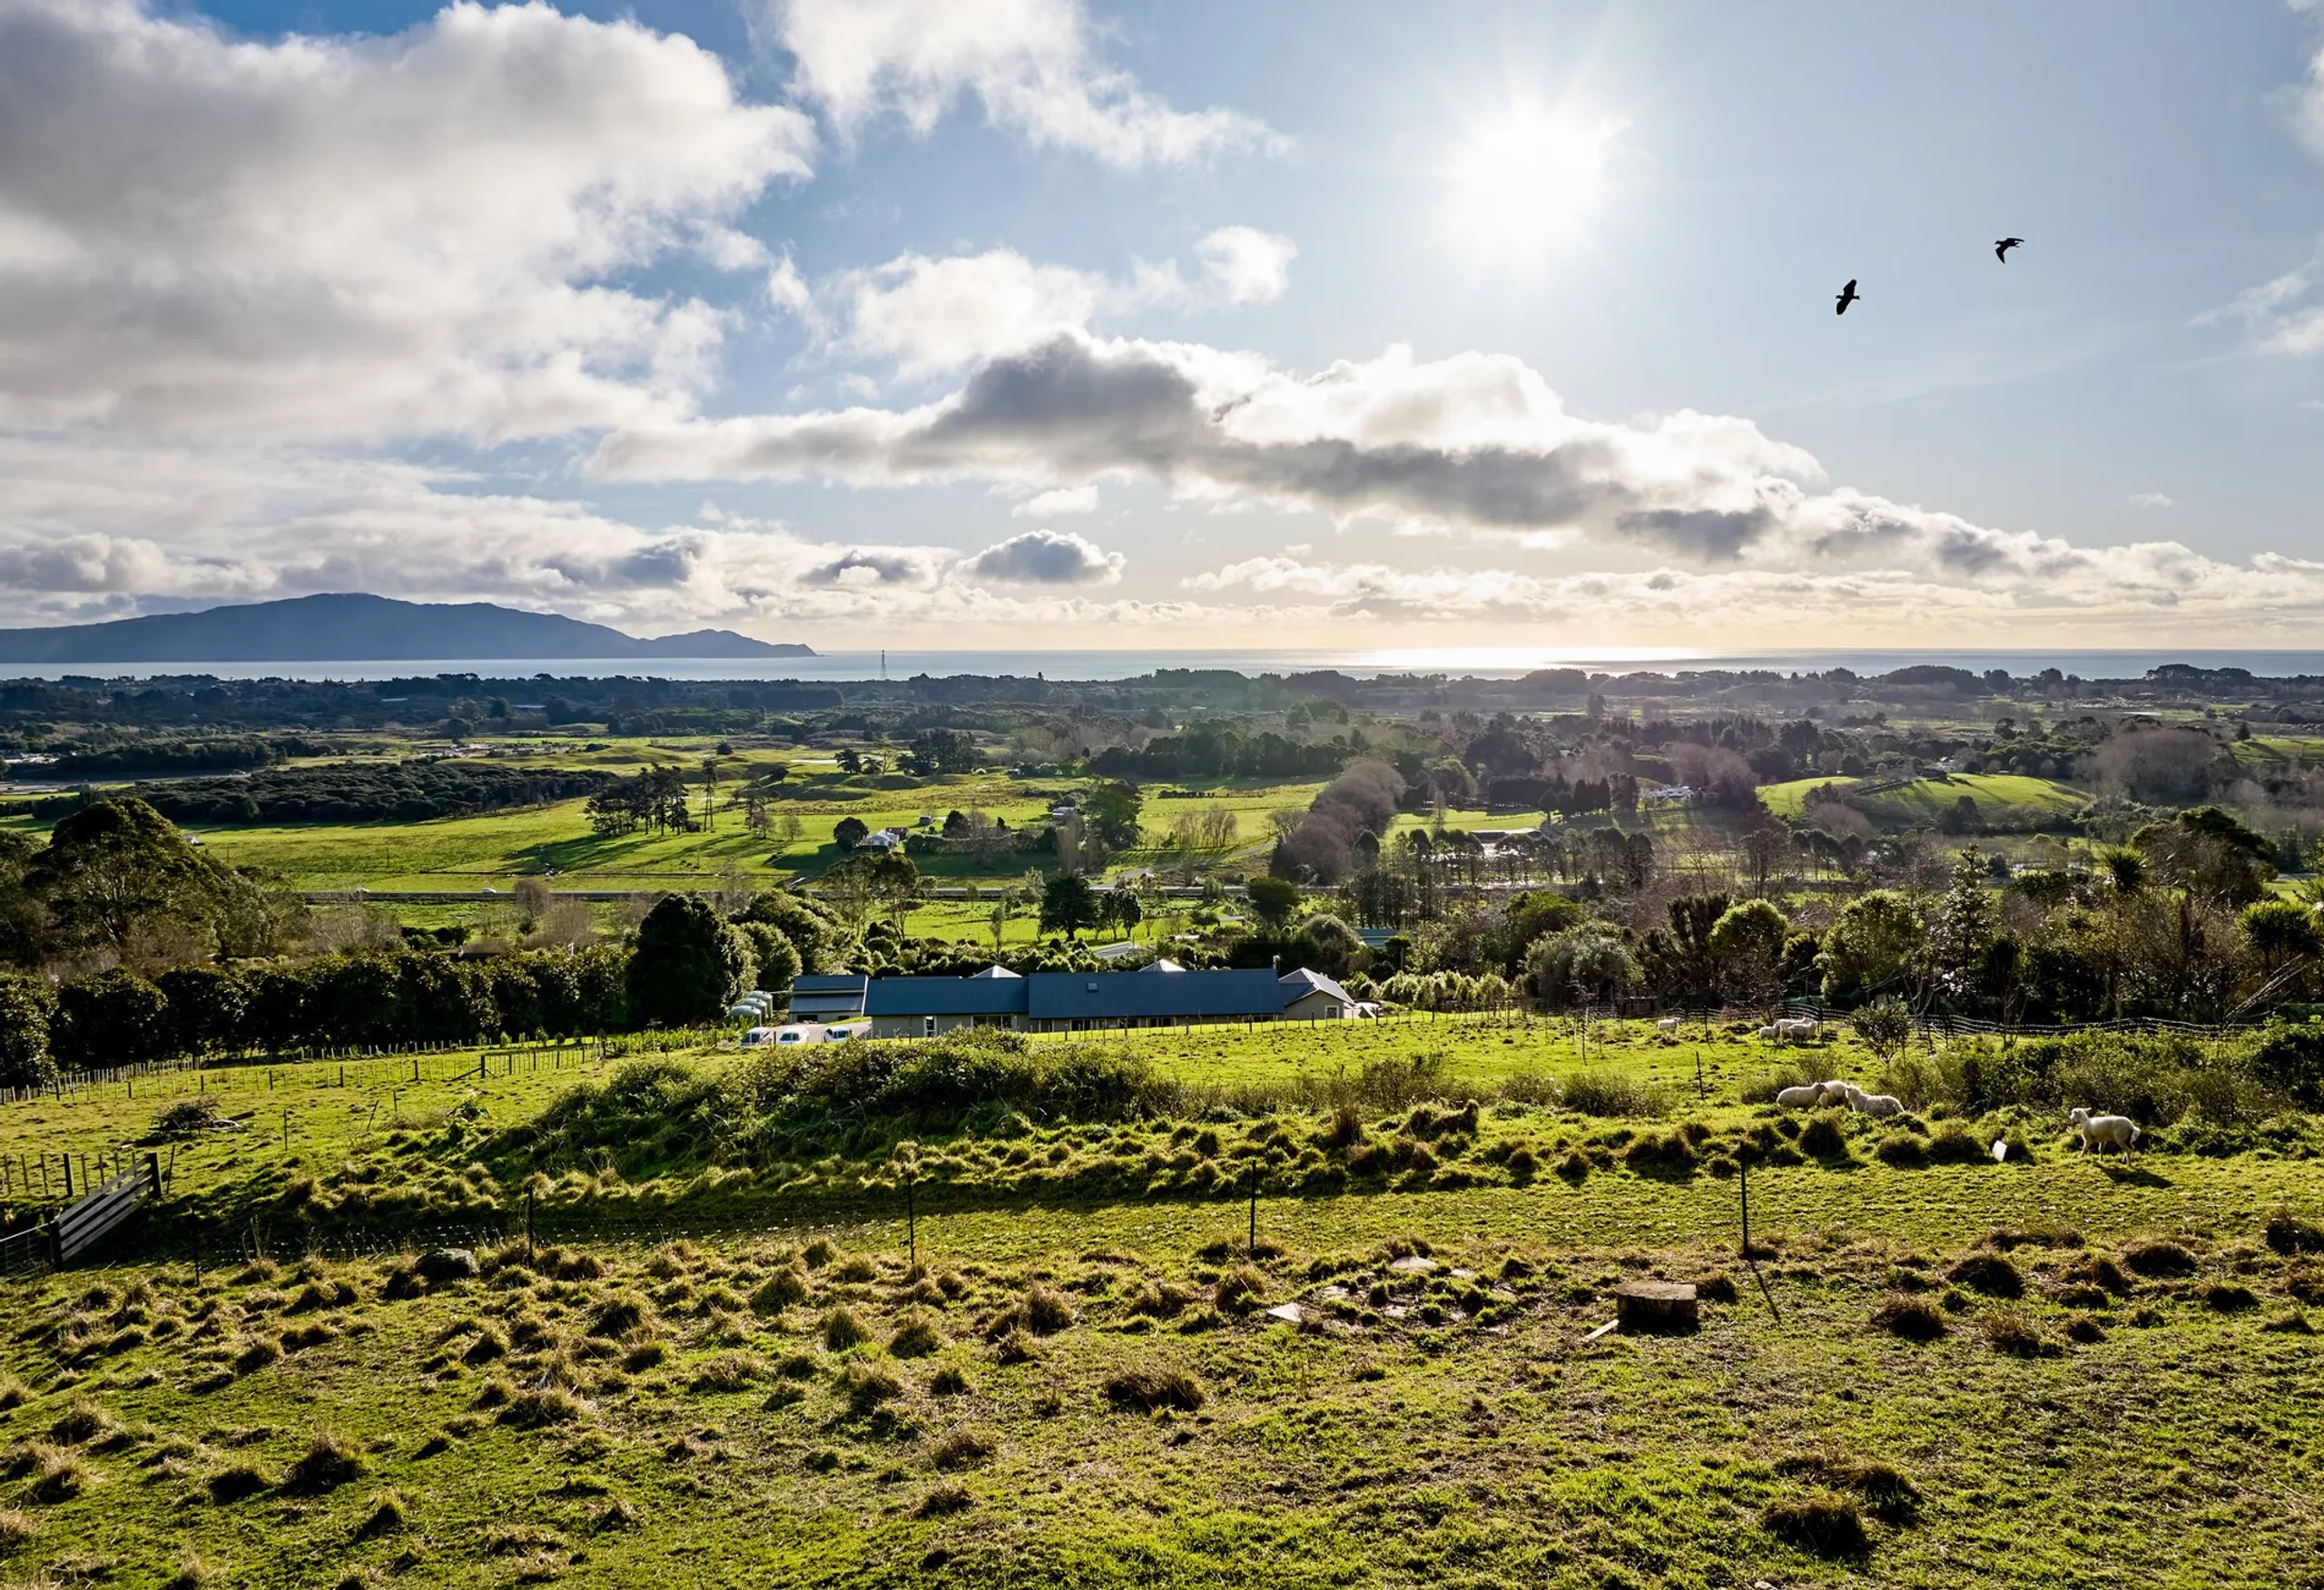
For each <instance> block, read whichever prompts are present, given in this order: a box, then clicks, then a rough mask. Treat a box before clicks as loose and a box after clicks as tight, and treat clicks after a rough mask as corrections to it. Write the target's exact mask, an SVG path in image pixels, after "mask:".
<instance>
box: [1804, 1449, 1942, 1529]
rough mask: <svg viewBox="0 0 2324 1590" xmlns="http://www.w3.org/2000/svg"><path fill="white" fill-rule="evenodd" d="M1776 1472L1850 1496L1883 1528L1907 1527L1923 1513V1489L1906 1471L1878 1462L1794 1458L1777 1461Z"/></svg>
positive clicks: (1810, 1457) (1827, 1457) (1864, 1459)
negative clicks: (1811, 1479) (1889, 1525)
mask: <svg viewBox="0 0 2324 1590" xmlns="http://www.w3.org/2000/svg"><path fill="white" fill-rule="evenodd" d="M1776 1472H1777V1474H1780V1475H1785V1476H1787V1477H1812V1478H1814V1479H1816V1480H1817V1481H1819V1482H1821V1483H1822V1484H1824V1485H1826V1486H1828V1487H1831V1488H1832V1489H1834V1490H1838V1491H1846V1492H1849V1493H1851V1494H1853V1495H1854V1496H1855V1497H1856V1499H1857V1501H1859V1502H1860V1503H1862V1504H1863V1506H1864V1507H1865V1508H1866V1510H1867V1511H1868V1512H1870V1513H1871V1515H1872V1516H1874V1517H1876V1518H1877V1519H1879V1520H1880V1521H1881V1522H1882V1523H1884V1524H1908V1523H1910V1522H1911V1521H1912V1520H1913V1519H1914V1518H1915V1516H1918V1514H1919V1512H1920V1506H1921V1492H1920V1487H1918V1486H1916V1485H1915V1484H1914V1483H1913V1481H1912V1478H1911V1477H1910V1476H1908V1475H1906V1474H1905V1471H1904V1470H1903V1469H1901V1468H1898V1467H1896V1465H1895V1464H1893V1463H1884V1462H1882V1461H1880V1460H1879V1459H1878V1458H1870V1457H1829V1456H1824V1455H1817V1454H1806V1455H1795V1456H1792V1457H1779V1458H1777V1460H1776Z"/></svg>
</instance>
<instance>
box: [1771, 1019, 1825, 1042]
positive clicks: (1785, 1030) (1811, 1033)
mask: <svg viewBox="0 0 2324 1590" xmlns="http://www.w3.org/2000/svg"><path fill="white" fill-rule="evenodd" d="M1776 1031H1777V1032H1778V1033H1780V1034H1781V1035H1783V1036H1785V1037H1787V1038H1789V1039H1790V1040H1792V1041H1793V1042H1794V1043H1800V1044H1807V1043H1812V1042H1814V1041H1815V1038H1816V1018H1815V1017H1814V1016H1787V1017H1786V1018H1785V1019H1784V1020H1782V1021H1779V1022H1777V1023H1776Z"/></svg>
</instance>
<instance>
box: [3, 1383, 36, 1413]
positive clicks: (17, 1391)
mask: <svg viewBox="0 0 2324 1590" xmlns="http://www.w3.org/2000/svg"><path fill="white" fill-rule="evenodd" d="M32 1395H33V1393H32V1388H31V1387H29V1386H27V1385H25V1383H24V1382H23V1381H22V1380H19V1379H16V1377H15V1376H14V1375H9V1376H7V1377H5V1378H0V1413H6V1412H9V1411H10V1410H12V1409H14V1408H22V1407H23V1406H24V1405H25V1403H27V1402H29V1401H31V1400H32Z"/></svg>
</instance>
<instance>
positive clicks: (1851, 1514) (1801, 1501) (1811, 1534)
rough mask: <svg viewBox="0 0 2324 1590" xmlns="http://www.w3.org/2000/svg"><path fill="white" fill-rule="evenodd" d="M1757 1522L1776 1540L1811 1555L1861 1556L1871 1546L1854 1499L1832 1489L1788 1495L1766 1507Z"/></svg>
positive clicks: (1862, 1518)
mask: <svg viewBox="0 0 2324 1590" xmlns="http://www.w3.org/2000/svg"><path fill="white" fill-rule="evenodd" d="M1760 1523H1761V1524H1762V1525H1763V1526H1765V1528H1766V1529H1767V1532H1768V1534H1770V1535H1772V1536H1775V1537H1776V1538H1777V1540H1780V1541H1782V1542H1783V1543H1784V1544H1785V1545H1786V1546H1790V1547H1791V1548H1792V1549H1793V1550H1795V1551H1803V1552H1806V1553H1807V1555H1808V1556H1819V1557H1851V1556H1862V1555H1863V1554H1864V1553H1865V1552H1866V1550H1868V1549H1869V1548H1870V1546H1871V1541H1870V1540H1869V1539H1868V1538H1867V1537H1866V1535H1865V1533H1864V1517H1863V1515H1862V1514H1860V1513H1858V1512H1857V1511H1856V1503H1855V1502H1854V1501H1853V1500H1851V1499H1850V1498H1849V1497H1844V1496H1840V1495H1838V1494H1837V1493H1835V1492H1832V1491H1817V1492H1812V1493H1810V1494H1809V1495H1807V1496H1803V1497H1787V1498H1785V1499H1784V1500H1782V1501H1779V1502H1777V1503H1776V1504H1775V1505H1774V1506H1773V1507H1769V1508H1768V1510H1767V1512H1766V1513H1765V1514H1764V1515H1762V1516H1761V1518H1760Z"/></svg>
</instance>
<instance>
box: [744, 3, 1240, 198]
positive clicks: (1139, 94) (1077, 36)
mask: <svg viewBox="0 0 2324 1590" xmlns="http://www.w3.org/2000/svg"><path fill="white" fill-rule="evenodd" d="M774 4H775V5H776V6H777V8H778V37H779V39H780V41H781V43H782V44H783V48H784V49H786V50H788V51H790V52H791V54H792V56H793V59H794V61H795V62H796V64H797V66H796V70H795V72H794V73H793V76H792V80H791V86H792V91H793V93H796V94H797V95H798V96H799V97H800V98H801V99H803V100H805V101H809V102H811V103H814V104H816V105H818V106H820V107H821V108H822V111H823V113H824V114H825V115H827V116H829V117H830V118H831V120H832V123H833V125H835V126H836V127H838V128H839V130H840V131H841V132H842V134H845V135H848V136H852V135H854V134H855V133H857V132H860V131H861V130H862V128H863V127H864V126H865V125H867V124H868V123H872V122H874V121H876V120H878V119H880V118H881V117H882V116H886V115H894V116H897V117H899V118H901V120H902V121H903V123H904V124H905V125H906V126H908V127H910V128H911V130H912V132H915V133H917V134H919V135H920V136H921V137H926V136H927V135H928V134H929V133H930V132H932V131H933V130H934V129H935V126H936V123H937V122H938V121H939V120H940V119H941V118H942V116H943V114H944V113H945V112H946V111H947V110H949V109H950V107H951V106H952V104H953V103H955V102H956V101H957V100H959V99H960V97H961V96H962V95H963V94H972V95H974V96H975V97H976V99H977V101H978V103H980V105H982V107H983V109H984V115H985V120H986V121H987V122H988V123H990V124H992V125H993V126H996V127H1000V128H1004V129H1006V130H1008V131H1009V132H1014V133H1016V134H1017V135H1018V136H1019V137H1021V138H1023V139H1024V140H1025V141H1026V142H1029V143H1030V144H1032V145H1033V146H1034V147H1036V148H1053V149H1067V150H1075V151H1078V152H1083V153H1087V154H1090V155H1094V156H1096V157H1097V158H1098V159H1099V160H1101V161H1104V162H1107V163H1108V164H1111V165H1117V166H1142V165H1149V164H1159V165H1173V164H1184V163H1187V162H1195V161H1200V160H1204V159H1207V158H1209V157H1210V156H1212V155H1215V154H1218V153H1221V152H1231V151H1236V150H1243V149H1262V150H1264V149H1274V148H1279V147H1281V146H1282V145H1283V142H1284V141H1283V139H1282V138H1281V137H1280V136H1279V135H1277V134H1276V133H1275V132H1272V131H1271V130H1269V129H1268V127H1267V126H1266V125H1265V123H1262V122H1259V121H1256V120H1255V119H1254V118H1252V117H1249V116H1246V115H1242V114H1239V113H1236V112H1233V111H1227V110H1220V109H1215V108H1214V109H1210V110H1203V111H1193V112H1186V111H1178V110H1174V109H1172V108H1171V107H1170V105H1169V104H1167V103H1165V102H1164V101H1162V100H1160V99H1157V97H1155V96H1154V95H1152V94H1149V93H1147V92H1146V91H1145V90H1143V89H1141V88H1140V87H1139V86H1138V85H1137V80H1136V79H1135V78H1134V77H1132V76H1131V75H1130V74H1128V73H1127V72H1123V71H1120V70H1118V69H1116V68H1113V67H1109V66H1108V65H1106V64H1103V63H1102V62H1100V61H1099V60H1098V59H1097V58H1096V56H1095V54H1094V53H1093V52H1092V50H1091V48H1090V37H1089V32H1090V30H1089V23H1088V17H1087V15H1084V13H1083V10H1082V6H1081V4H1080V0H774Z"/></svg>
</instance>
